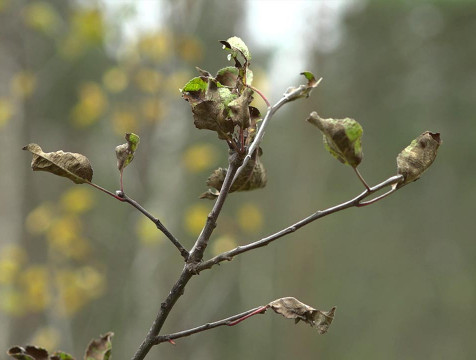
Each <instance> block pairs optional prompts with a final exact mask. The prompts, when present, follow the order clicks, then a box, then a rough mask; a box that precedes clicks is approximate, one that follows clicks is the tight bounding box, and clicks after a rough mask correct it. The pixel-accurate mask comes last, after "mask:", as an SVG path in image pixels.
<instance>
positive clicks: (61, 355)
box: [50, 351, 74, 360]
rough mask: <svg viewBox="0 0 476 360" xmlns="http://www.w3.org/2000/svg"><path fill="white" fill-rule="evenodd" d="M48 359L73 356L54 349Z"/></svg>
mask: <svg viewBox="0 0 476 360" xmlns="http://www.w3.org/2000/svg"><path fill="white" fill-rule="evenodd" d="M50 360H74V357H72V356H71V355H70V354H68V353H65V352H63V351H55V352H54V354H53V355H51V357H50Z"/></svg>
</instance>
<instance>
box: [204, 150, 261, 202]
mask: <svg viewBox="0 0 476 360" xmlns="http://www.w3.org/2000/svg"><path fill="white" fill-rule="evenodd" d="M261 154H262V150H261V148H260V149H259V155H261ZM259 155H258V153H257V152H256V151H255V153H254V154H253V156H252V157H251V159H250V161H248V163H247V164H246V166H245V168H244V169H243V171H242V172H241V173H240V175H239V177H238V178H237V179H236V180H235V182H234V183H233V185H232V186H231V189H230V193H232V192H236V191H250V190H255V189H260V188H263V187H265V186H266V183H267V176H266V170H265V168H264V166H263V164H262V163H261V161H260V157H259ZM226 172H227V169H223V168H218V169H216V170H215V171H214V172H213V173H212V174H211V175H210V176H209V177H208V179H207V186H209V187H212V188H214V189H216V190H217V191H213V190H208V191H207V192H204V193H203V194H202V195H200V198H201V199H210V200H213V199H216V198H217V197H218V195H219V194H220V190H221V187H222V185H223V182H224V181H225V176H226Z"/></svg>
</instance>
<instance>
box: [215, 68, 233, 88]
mask: <svg viewBox="0 0 476 360" xmlns="http://www.w3.org/2000/svg"><path fill="white" fill-rule="evenodd" d="M238 75H239V70H238V68H236V67H234V66H227V67H225V68H223V69H220V70H218V72H217V75H216V79H217V81H218V82H219V83H220V84H222V85H223V86H228V87H230V88H234V87H236V81H237V80H238Z"/></svg>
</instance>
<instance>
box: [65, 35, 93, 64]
mask: <svg viewBox="0 0 476 360" xmlns="http://www.w3.org/2000/svg"><path fill="white" fill-rule="evenodd" d="M86 47H87V46H86V42H85V41H84V39H82V38H81V37H80V36H79V35H78V34H75V33H69V34H68V35H66V37H65V38H64V39H63V41H62V43H61V44H60V46H59V53H60V55H61V56H63V57H64V58H66V59H69V60H71V59H74V58H76V57H77V56H79V55H81V54H82V53H83V52H84V51H85V50H86Z"/></svg>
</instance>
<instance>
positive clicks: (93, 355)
mask: <svg viewBox="0 0 476 360" xmlns="http://www.w3.org/2000/svg"><path fill="white" fill-rule="evenodd" d="M113 336H114V333H112V332H108V333H106V334H104V335H101V337H100V338H99V339H94V340H91V342H90V343H89V345H88V347H87V349H86V353H85V355H84V360H108V359H109V358H110V357H111V351H112V342H111V338H112V337H113Z"/></svg>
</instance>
